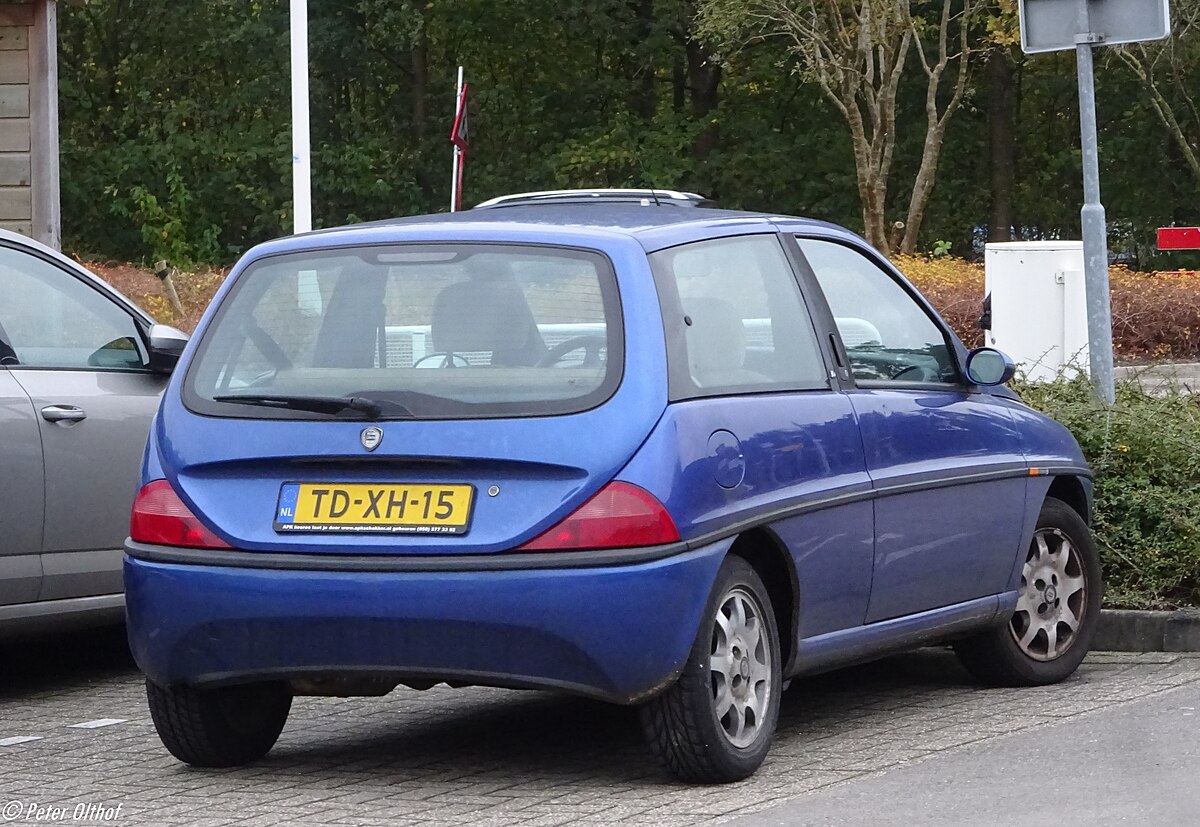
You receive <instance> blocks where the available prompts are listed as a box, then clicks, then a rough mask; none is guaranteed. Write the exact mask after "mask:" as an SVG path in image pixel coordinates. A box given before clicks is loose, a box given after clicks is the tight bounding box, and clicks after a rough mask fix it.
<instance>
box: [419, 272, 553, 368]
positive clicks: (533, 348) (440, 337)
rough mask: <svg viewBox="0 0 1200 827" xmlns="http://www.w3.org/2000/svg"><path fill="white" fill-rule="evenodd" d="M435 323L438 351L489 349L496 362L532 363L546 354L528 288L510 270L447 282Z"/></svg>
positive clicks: (436, 305) (435, 304) (435, 303)
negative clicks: (525, 289)
mask: <svg viewBox="0 0 1200 827" xmlns="http://www.w3.org/2000/svg"><path fill="white" fill-rule="evenodd" d="M430 328H431V330H430V333H431V334H432V337H433V350H434V351H435V352H436V353H454V354H464V353H480V352H489V353H491V361H490V364H492V365H502V366H507V367H513V366H526V367H532V366H534V365H536V364H537V363H538V361H539V360H540V359H541V358H542V357H543V356H545V354H546V345H545V342H544V340H543V339H542V335H541V333H540V332H539V331H538V328H537V323H536V322H535V321H534V318H533V311H532V310H530V308H529V303H528V302H527V301H526V300H525V293H524V292H523V291H522V290H521V286H520V285H519V284H517V282H516V280H515V279H514V278H512V276H510V275H480V274H472V277H471V278H468V279H467V280H466V281H459V282H455V283H454V284H450V285H447V286H446V287H443V288H442V290H441V292H439V293H438V294H437V297H436V298H434V300H433V314H432V318H431V319H430Z"/></svg>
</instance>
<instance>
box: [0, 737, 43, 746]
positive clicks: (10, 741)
mask: <svg viewBox="0 0 1200 827" xmlns="http://www.w3.org/2000/svg"><path fill="white" fill-rule="evenodd" d="M40 740H42V736H41V735H15V736H13V737H12V738H0V747H15V746H16V745H17V744H24V743H25V742H26V741H40Z"/></svg>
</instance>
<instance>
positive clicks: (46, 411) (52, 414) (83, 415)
mask: <svg viewBox="0 0 1200 827" xmlns="http://www.w3.org/2000/svg"><path fill="white" fill-rule="evenodd" d="M42 419H44V420H46V421H47V422H78V421H80V420H81V419H87V411H85V410H84V409H83V408H76V407H75V406H74V405H47V406H46V407H45V408H42Z"/></svg>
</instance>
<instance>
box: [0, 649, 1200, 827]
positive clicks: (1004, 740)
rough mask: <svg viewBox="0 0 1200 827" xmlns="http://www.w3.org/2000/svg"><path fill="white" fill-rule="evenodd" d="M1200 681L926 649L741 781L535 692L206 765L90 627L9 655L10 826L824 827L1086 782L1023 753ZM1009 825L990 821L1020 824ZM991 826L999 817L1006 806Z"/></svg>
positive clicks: (390, 719)
mask: <svg viewBox="0 0 1200 827" xmlns="http://www.w3.org/2000/svg"><path fill="white" fill-rule="evenodd" d="M1197 688H1200V657H1196V656H1189V655H1181V654H1173V653H1172V654H1142V655H1130V654H1107V653H1098V654H1093V655H1092V656H1091V657H1089V659H1088V660H1087V661H1086V662H1085V663H1084V665H1083V666H1082V667H1081V668H1080V670H1079V672H1078V673H1077V675H1076V676H1075V677H1074V678H1073V679H1071V680H1070V681H1068V682H1067V683H1065V684H1062V685H1060V686H1056V687H1047V688H1040V689H984V688H980V687H979V686H977V685H975V684H974V683H972V682H971V681H970V680H969V679H968V678H967V676H966V674H965V673H964V672H963V671H962V670H961V669H960V668H959V667H958V665H957V663H956V662H955V660H954V658H953V656H952V655H951V654H950V653H949V652H947V651H944V650H922V651H920V652H915V653H912V654H908V655H903V656H898V657H894V658H890V659H888V660H885V661H881V662H878V663H875V664H871V665H868V666H865V667H858V668H855V669H849V670H842V671H839V672H834V673H830V674H827V675H821V676H817V677H814V678H809V679H806V680H799V681H796V682H794V683H793V684H792V687H791V688H790V689H789V690H788V692H787V694H786V696H785V698H784V705H783V713H782V717H781V720H780V725H779V734H778V735H777V737H776V740H775V744H774V747H773V749H772V751H771V755H770V756H769V758H768V759H767V763H766V764H765V765H764V766H763V768H762V769H761V770H760V771H759V772H758V774H757V775H755V776H754V777H753V778H751V779H750V780H748V781H745V782H742V783H740V784H733V785H728V786H722V787H690V786H685V785H680V784H676V783H673V782H671V781H670V780H669V779H668V778H667V777H666V776H665V775H664V774H663V773H661V772H660V771H659V770H658V769H657V767H656V766H655V765H654V764H653V763H652V761H651V760H650V759H649V757H648V754H647V752H646V751H645V748H644V747H643V745H642V742H641V739H640V735H639V732H638V728H637V720H636V715H635V714H634V713H633V712H632V711H630V710H626V709H620V708H616V707H609V706H605V705H603V704H599V703H594V702H590V701H584V700H578V699H574V698H568V697H563V696H557V695H550V694H543V693H534V692H516V691H507V690H495V689H459V690H453V689H448V688H445V687H436V688H434V689H432V690H429V691H426V692H417V691H413V690H409V689H399V690H396V691H395V692H393V693H392V694H391V695H389V696H387V697H386V698H375V699H365V698H364V699H331V698H298V699H297V700H296V702H295V705H294V706H293V709H292V716H291V719H290V721H289V723H288V726H287V728H286V729H285V730H284V732H283V736H282V737H281V738H280V741H279V744H278V746H276V748H275V750H274V751H273V752H272V753H271V754H270V755H269V756H268V757H267V758H266V759H265V760H263V761H261V762H259V763H257V764H254V765H252V766H249V767H244V768H238V769H230V770H196V769H191V768H188V767H186V766H183V765H181V764H179V763H178V762H176V761H175V760H174V759H173V758H172V757H171V756H170V755H168V754H167V753H166V751H165V750H164V749H163V748H162V746H161V745H160V743H159V741H158V738H157V736H156V735H155V733H154V728H153V725H152V724H151V722H150V717H149V713H148V712H147V709H146V705H145V698H144V695H143V689H142V683H141V680H140V678H139V675H138V673H137V671H136V669H135V668H134V667H133V665H132V663H131V662H130V660H129V655H128V653H127V652H126V651H125V649H124V646H123V642H122V638H121V636H120V633H119V632H104V633H89V634H77V635H71V636H63V637H61V638H56V639H51V640H48V641H37V642H31V643H26V644H19V645H7V646H4V647H0V816H3V819H4V820H6V821H7V822H8V823H14V824H21V823H30V824H33V823H53V822H58V823H96V824H99V823H115V824H121V825H134V824H138V825H140V824H147V825H201V826H203V825H214V826H215V825H226V824H228V825H241V824H262V825H270V824H321V825H376V824H378V825H384V824H387V825H409V824H422V825H460V824H472V825H476V824H478V825H509V824H511V825H528V827H543V826H547V825H558V824H580V825H608V824H636V825H651V824H653V825H685V824H698V823H719V822H725V821H734V822H736V821H739V820H743V819H745V818H746V817H747V816H754V815H755V814H760V815H759V816H757V817H754V818H752V819H751V820H750V821H749V822H747V823H754V824H767V823H775V822H774V821H773V820H771V818H770V817H771V813H768V812H763V811H767V810H772V808H773V812H775V813H784V814H786V818H785V819H784V820H783V821H780V822H779V823H805V822H806V819H805V818H804V816H803V813H804V810H805V808H804V801H805V798H809V799H810V800H811V801H812V802H813V803H814V805H816V804H817V803H818V802H819V801H820V800H821V796H835V795H837V794H838V790H844V789H850V788H851V785H862V784H866V783H868V782H870V781H871V779H887V778H889V777H891V778H893V779H894V778H896V777H897V776H896V774H897V773H901V772H911V771H912V769H913V768H914V767H917V768H919V767H921V766H924V765H925V764H929V765H930V766H932V765H933V764H934V763H935V762H939V761H942V762H944V761H947V760H949V761H958V760H960V758H959V757H956V756H961V760H969V759H970V756H971V755H973V754H979V753H980V752H981V751H992V753H994V756H995V757H994V758H993V759H991V760H993V762H994V763H996V764H997V765H998V766H997V768H996V782H997V783H1002V782H1003V781H1004V780H1005V779H1008V780H1011V781H1012V783H1014V784H1019V783H1033V784H1034V785H1035V786H1036V785H1037V784H1038V783H1039V782H1038V781H1037V779H1038V778H1039V777H1042V776H1045V775H1047V774H1051V775H1054V774H1058V776H1059V777H1061V776H1062V774H1070V773H1072V772H1078V771H1079V770H1080V767H1079V766H1078V765H1077V764H1073V763H1072V762H1071V761H1066V762H1065V763H1054V762H1051V763H1048V764H1047V765H1046V766H1041V765H1036V766H1035V765H1033V764H1030V765H1028V766H1022V765H1021V764H1020V762H1021V760H1022V759H1021V757H1020V756H1021V755H1022V754H1024V753H1022V751H1021V749H1020V744H1021V743H1023V742H1029V743H1034V742H1037V743H1043V742H1045V740H1046V739H1049V738H1053V737H1054V735H1053V734H1054V733H1055V732H1058V731H1061V730H1062V725H1064V724H1067V725H1070V726H1076V725H1078V726H1083V727H1086V726H1092V727H1093V728H1095V727H1096V723H1095V719H1096V717H1097V716H1098V715H1105V714H1109V713H1110V712H1118V713H1119V712H1128V711H1129V710H1136V709H1138V708H1139V706H1141V705H1146V704H1149V705H1150V706H1154V705H1155V704H1158V705H1159V706H1162V704H1163V703H1167V704H1168V705H1169V703H1171V701H1170V699H1171V698H1172V697H1185V696H1187V697H1192V696H1194V695H1195V692H1194V690H1196V689H1197ZM1173 690H1181V691H1179V692H1175V691H1173ZM1189 693H1190V694H1189ZM1072 719H1075V720H1072ZM1195 720H1196V719H1195V718H1191V719H1190V721H1192V722H1194V721H1195ZM1089 722H1091V723H1089ZM81 724H82V725H86V726H82V727H81V726H80V725H81ZM1126 726H1127V727H1129V728H1131V730H1132V731H1136V729H1137V723H1136V721H1134V722H1132V723H1130V722H1126ZM1191 729H1192V731H1193V732H1194V724H1193V726H1192V728H1191ZM1014 735H1015V736H1018V737H1016V738H1014V737H1012V736H1014ZM1024 736H1028V738H1025V737H1024ZM22 739H33V740H22ZM1006 745H1011V746H1012V749H1009V747H1008V746H1006ZM881 774H882V775H881ZM899 777H900V778H904V776H903V775H901V776H899ZM917 777H918V778H919V777H920V776H917ZM1021 779H1026V780H1025V781H1024V782H1022V781H1021ZM976 781H977V782H978V779H976ZM814 792H817V795H813V796H810V795H809V794H810V793H814ZM1031 795H1032V793H1031ZM859 800H861V801H862V804H863V805H864V809H861V810H859V811H858V813H859V814H860V815H861V819H856V818H855V817H854V815H853V813H851V814H850V815H847V813H846V811H845V810H844V809H842V810H839V812H840V813H841V818H842V820H839V821H837V823H846V824H854V823H862V824H869V823H872V822H873V821H877V820H878V818H877V817H878V815H879V813H880V812H881V811H882V809H886V800H883V799H881V798H880V797H879V796H878V795H876V796H874V797H871V796H864V797H862V798H861V799H859ZM1035 800H1036V796H1033V797H1032V798H1031V799H1030V801H1031V806H1034V804H1033V802H1034V801H1035ZM871 802H873V803H871ZM39 808H41V809H39ZM812 812H813V814H814V816H815V815H816V814H817V812H818V810H817V809H816V808H815V807H814V809H813V810H812ZM873 814H874V817H873ZM996 815H997V818H996V819H995V820H993V821H990V823H997V824H1003V823H1015V822H1014V821H1013V820H1012V819H1010V818H1005V817H1002V816H1000V815H999V814H996ZM1009 815H1012V813H1011V811H1010V812H1009ZM811 823H827V822H825V821H816V822H811ZM888 823H891V822H888ZM979 823H989V819H988V818H987V816H986V814H984V815H983V817H982V819H981V820H980V821H979ZM1031 823H1033V822H1031ZM1065 823H1069V822H1065Z"/></svg>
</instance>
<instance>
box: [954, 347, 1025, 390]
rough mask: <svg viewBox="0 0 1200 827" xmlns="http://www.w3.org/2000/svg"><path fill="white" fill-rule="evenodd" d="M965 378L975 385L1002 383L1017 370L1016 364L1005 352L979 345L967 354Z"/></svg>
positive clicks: (986, 385) (1010, 377)
mask: <svg viewBox="0 0 1200 827" xmlns="http://www.w3.org/2000/svg"><path fill="white" fill-rule="evenodd" d="M966 372H967V379H969V380H970V381H971V383H972V384H975V385H983V386H984V387H992V386H993V385H1003V384H1004V383H1005V382H1007V381H1008V380H1009V379H1012V378H1013V375H1014V374H1015V373H1016V372H1017V366H1016V365H1015V364H1014V363H1013V360H1012V359H1010V358H1009V357H1008V355H1007V354H1005V353H1003V352H1001V351H999V350H996V349H995V348H994V347H981V348H976V349H975V350H972V351H971V352H970V353H969V354H967V364H966Z"/></svg>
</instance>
